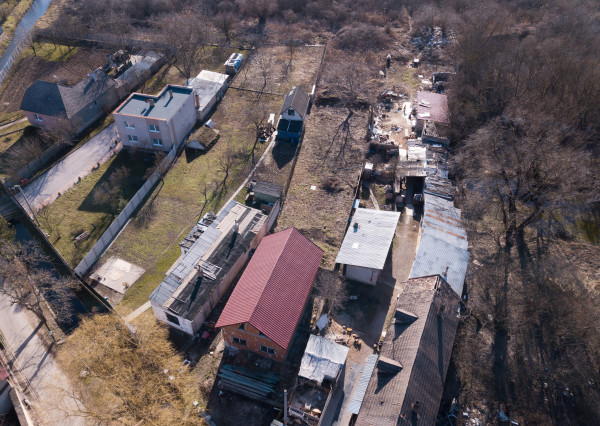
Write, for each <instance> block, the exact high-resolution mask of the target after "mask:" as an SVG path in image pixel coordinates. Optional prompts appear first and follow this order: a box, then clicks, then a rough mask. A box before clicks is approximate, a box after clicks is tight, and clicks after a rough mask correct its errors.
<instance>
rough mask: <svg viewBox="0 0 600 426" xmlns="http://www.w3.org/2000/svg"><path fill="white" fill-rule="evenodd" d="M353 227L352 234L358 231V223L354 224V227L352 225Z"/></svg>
mask: <svg viewBox="0 0 600 426" xmlns="http://www.w3.org/2000/svg"><path fill="white" fill-rule="evenodd" d="M352 226H353V227H354V232H356V231H358V228H359V226H358V222H354V225H352Z"/></svg>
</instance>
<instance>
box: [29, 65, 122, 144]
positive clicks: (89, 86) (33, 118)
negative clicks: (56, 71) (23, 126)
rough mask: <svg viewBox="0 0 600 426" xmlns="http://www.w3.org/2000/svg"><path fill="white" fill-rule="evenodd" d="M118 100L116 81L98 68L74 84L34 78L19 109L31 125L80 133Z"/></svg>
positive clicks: (108, 110)
mask: <svg viewBox="0 0 600 426" xmlns="http://www.w3.org/2000/svg"><path fill="white" fill-rule="evenodd" d="M118 102H119V95H118V93H117V83H116V82H115V81H114V80H113V79H112V78H110V77H109V76H107V75H106V73H104V72H103V71H102V70H101V69H97V70H95V71H94V72H91V73H90V74H88V75H87V76H86V77H85V78H84V79H83V80H81V81H80V82H79V83H77V84H76V85H74V86H65V85H63V84H58V83H50V82H48V81H42V80H38V81H36V82H35V83H33V84H32V85H31V86H30V87H29V88H28V89H27V90H26V91H25V95H24V96H23V100H22V102H21V107H20V109H21V110H22V111H23V112H25V115H26V116H27V119H28V120H29V123H30V124H31V125H32V126H35V127H39V128H42V129H56V128H63V129H68V130H69V131H72V132H73V133H80V132H82V131H83V130H85V129H86V128H87V127H89V126H90V125H91V124H92V123H93V122H94V121H96V120H98V119H99V118H101V117H103V116H105V115H106V114H108V113H109V112H110V110H111V109H112V108H113V107H114V106H115V105H116V104H117V103H118Z"/></svg>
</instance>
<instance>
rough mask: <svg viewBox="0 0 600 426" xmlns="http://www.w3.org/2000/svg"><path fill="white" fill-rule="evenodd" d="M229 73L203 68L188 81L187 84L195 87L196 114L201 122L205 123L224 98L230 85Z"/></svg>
mask: <svg viewBox="0 0 600 426" xmlns="http://www.w3.org/2000/svg"><path fill="white" fill-rule="evenodd" d="M228 78H229V77H228V76H227V74H221V73H218V72H213V71H207V70H202V71H201V72H200V74H198V75H197V76H196V77H195V78H191V79H189V80H188V81H187V84H186V86H187V87H191V88H192V89H194V99H195V101H194V102H195V106H196V114H197V118H198V120H199V121H200V123H204V122H205V121H206V119H207V118H208V117H209V116H210V114H211V112H212V111H213V110H214V108H215V107H216V105H217V103H218V102H219V101H220V100H221V99H223V96H225V92H226V91H227V87H228V85H229V80H228Z"/></svg>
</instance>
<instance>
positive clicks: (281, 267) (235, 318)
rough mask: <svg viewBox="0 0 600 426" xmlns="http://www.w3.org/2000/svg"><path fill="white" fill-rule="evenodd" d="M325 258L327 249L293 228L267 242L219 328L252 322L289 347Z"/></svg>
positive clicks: (274, 235) (263, 243)
mask: <svg viewBox="0 0 600 426" xmlns="http://www.w3.org/2000/svg"><path fill="white" fill-rule="evenodd" d="M322 258H323V250H321V249H320V248H319V247H317V246H316V245H315V244H314V243H312V242H311V241H310V240H309V239H308V238H306V237H305V236H303V235H302V234H301V233H300V232H299V231H298V230H297V229H295V228H289V229H286V230H285V231H281V232H277V233H275V234H273V235H269V236H267V237H265V238H263V240H262V241H261V243H260V245H259V246H258V248H257V249H256V252H255V253H254V256H252V259H251V260H250V262H249V263H248V266H247V267H246V270H245V271H244V273H243V275H242V277H241V278H240V280H239V282H238V283H237V285H236V287H235V289H234V290H233V293H232V294H231V297H230V298H229V301H228V302H227V305H225V308H224V309H223V313H222V314H221V316H220V317H219V320H218V321H217V327H225V326H228V325H234V324H242V323H249V324H251V325H252V326H254V327H256V328H257V329H258V330H259V331H261V332H262V333H263V334H264V335H266V336H267V337H268V338H269V339H271V340H272V341H274V342H275V343H277V344H278V345H279V346H281V347H282V348H284V349H287V348H288V347H289V345H290V342H291V340H292V337H293V336H294V332H295V331H296V326H297V325H298V321H299V320H300V317H301V315H302V311H303V310H304V305H305V303H306V300H307V299H308V296H309V294H310V290H311V288H312V283H313V281H314V279H315V276H316V274H317V270H318V269H319V265H320V264H321V259H322Z"/></svg>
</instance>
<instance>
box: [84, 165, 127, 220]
mask: <svg viewBox="0 0 600 426" xmlns="http://www.w3.org/2000/svg"><path fill="white" fill-rule="evenodd" d="M128 177H129V169H128V168H127V167H125V166H122V167H120V168H118V169H116V170H115V171H114V172H112V173H111V174H110V176H109V177H108V179H107V180H106V181H104V182H102V183H101V184H99V185H98V186H97V187H96V188H94V190H93V191H92V197H93V200H94V203H95V204H96V205H98V206H109V208H110V211H111V213H112V214H113V215H116V214H117V213H119V212H120V211H121V210H122V209H123V208H124V207H125V206H126V205H127V200H126V199H125V198H124V194H123V186H124V185H123V183H124V182H126V181H127V178H128Z"/></svg>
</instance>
